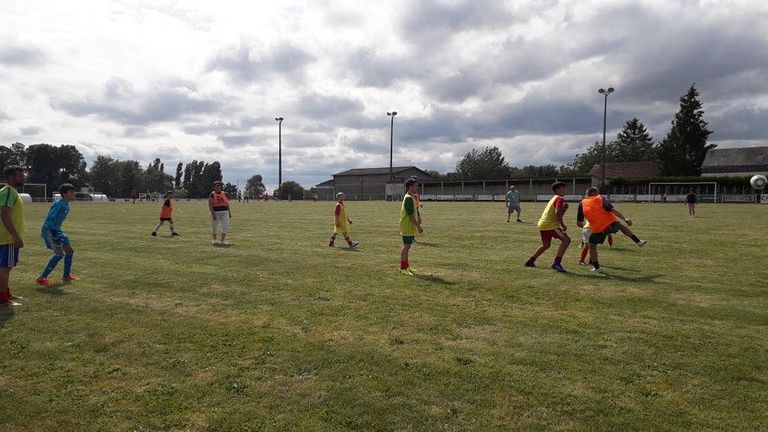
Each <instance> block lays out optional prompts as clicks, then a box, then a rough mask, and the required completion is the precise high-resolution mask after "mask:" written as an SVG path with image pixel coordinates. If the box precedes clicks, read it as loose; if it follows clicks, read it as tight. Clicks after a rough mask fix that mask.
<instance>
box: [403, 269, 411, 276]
mask: <svg viewBox="0 0 768 432" xmlns="http://www.w3.org/2000/svg"><path fill="white" fill-rule="evenodd" d="M400 274H401V275H406V276H414V274H413V271H412V270H411V269H410V268H407V269H400Z"/></svg>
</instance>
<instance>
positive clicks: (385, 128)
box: [0, 0, 768, 186]
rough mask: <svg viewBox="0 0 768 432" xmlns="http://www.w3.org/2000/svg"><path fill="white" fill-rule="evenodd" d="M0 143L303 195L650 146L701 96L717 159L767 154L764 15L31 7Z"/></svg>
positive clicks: (716, 10) (17, 42)
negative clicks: (392, 170) (59, 149)
mask: <svg viewBox="0 0 768 432" xmlns="http://www.w3.org/2000/svg"><path fill="white" fill-rule="evenodd" d="M0 22H2V24H3V25H2V26H0V143H2V144H5V145H8V144H11V143H13V142H15V141H20V142H23V143H25V144H35V143H40V142H46V143H51V144H74V145H76V146H77V147H78V148H79V149H80V151H81V152H82V153H83V154H84V155H85V156H86V158H87V159H88V160H89V161H91V160H93V159H94V158H95V157H96V156H97V155H100V154H106V155H109V156H112V157H114V158H119V159H125V158H131V159H136V160H139V161H142V162H143V163H147V162H149V161H150V160H152V159H153V158H154V157H161V158H162V159H163V161H164V162H165V164H166V166H169V167H170V166H173V165H175V163H176V162H178V161H182V162H186V161H190V160H192V159H198V160H206V161H211V160H214V159H218V160H219V161H221V163H222V165H223V168H224V176H225V180H228V181H231V182H239V183H241V184H242V183H244V182H245V179H247V178H248V177H249V176H250V175H251V174H255V173H260V174H262V175H264V177H265V180H266V183H267V184H268V185H269V186H274V185H275V184H276V183H277V124H276V122H275V120H274V117H275V116H283V117H285V121H284V123H283V180H296V181H299V182H300V183H301V184H303V185H304V186H311V185H313V184H316V183H318V182H320V181H323V180H326V179H327V178H329V175H330V174H331V173H334V172H338V171H341V170H344V169H347V168H353V167H374V166H387V165H388V164H389V119H388V117H387V115H386V112H387V111H391V110H396V111H398V113H399V114H398V116H397V117H396V119H395V142H396V150H395V154H394V159H395V165H411V164H413V165H417V166H419V167H421V168H424V169H437V170H440V171H447V170H451V169H453V168H454V167H455V164H456V162H457V160H458V159H459V158H460V157H461V156H462V155H463V154H464V153H466V152H467V151H468V150H469V149H471V148H472V147H479V146H485V145H495V146H498V147H500V148H501V149H502V150H503V152H504V154H505V156H506V157H507V160H508V161H509V162H511V163H512V164H513V165H516V166H522V165H525V164H545V163H555V164H561V163H567V162H569V161H571V160H572V159H573V156H574V154H575V153H578V152H579V151H581V150H583V149H584V148H585V147H587V146H589V145H590V144H591V143H593V142H594V141H595V140H597V139H599V138H600V136H601V130H602V108H603V105H602V97H601V96H600V95H598V94H597V89H598V88H600V87H607V86H613V87H615V88H616V92H615V93H614V94H612V95H611V96H610V99H609V114H608V128H609V133H610V134H615V133H616V131H617V129H618V128H620V127H621V125H622V124H623V123H624V122H625V121H626V120H628V119H630V118H632V117H635V116H636V117H638V118H640V119H641V120H642V121H644V122H645V123H646V124H647V125H648V126H649V129H650V130H651V132H652V134H653V135H654V137H656V138H660V137H662V136H663V135H664V134H665V132H666V131H667V129H668V127H669V122H670V120H671V118H672V115H673V114H674V112H675V111H676V110H677V108H678V99H679V97H680V95H682V94H683V93H684V92H685V91H686V89H687V88H688V86H689V85H690V84H691V83H693V82H696V85H697V87H698V88H699V89H700V91H701V93H702V101H703V102H704V106H705V110H706V112H707V114H706V118H707V120H709V121H710V125H711V128H712V129H713V130H714V131H715V134H714V135H713V136H712V139H713V141H714V142H716V143H717V144H719V145H720V146H723V147H726V146H729V147H730V146H753V145H761V144H762V145H765V144H768V2H766V1H763V0H752V1H747V0H744V1H739V0H730V1H728V0H722V1H715V0H700V1H694V0H678V1H673V0H659V1H650V0H647V1H638V0H632V1H622V0H614V1H588V0H572V1H557V0H529V1H523V0H520V1H517V0H515V1H504V0H495V1H494V0H491V1H486V0H424V1H419V0H409V1H400V0H390V1H386V2H373V1H363V0H350V1H347V0H307V1H293V0H284V1H280V2H275V1H271V2H266V1H250V2H246V1H231V0H217V1H215V2H214V1H160V0H158V1H150V0H123V1H96V0H93V1H68V2H65V1H60V0H59V1H42V0H3V1H2V4H0Z"/></svg>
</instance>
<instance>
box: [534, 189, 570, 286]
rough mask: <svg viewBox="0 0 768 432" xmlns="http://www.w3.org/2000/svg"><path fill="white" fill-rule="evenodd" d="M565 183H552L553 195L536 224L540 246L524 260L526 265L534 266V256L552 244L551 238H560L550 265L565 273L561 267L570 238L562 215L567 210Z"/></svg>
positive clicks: (537, 255) (536, 256)
mask: <svg viewBox="0 0 768 432" xmlns="http://www.w3.org/2000/svg"><path fill="white" fill-rule="evenodd" d="M565 191H566V189H565V183H562V182H557V183H554V184H553V185H552V192H554V193H555V195H554V196H553V197H552V198H551V199H550V200H549V202H548V203H547V206H546V207H544V212H543V213H542V215H541V219H539V223H538V224H537V225H538V227H539V235H540V236H541V246H539V247H538V248H537V249H536V250H535V251H534V252H533V255H531V257H530V258H528V261H526V262H525V266H526V267H536V258H538V257H539V256H541V254H543V253H544V252H546V251H547V249H549V246H550V245H551V244H552V239H553V238H554V239H558V240H560V242H561V243H560V247H559V248H558V249H557V254H556V255H555V261H554V262H553V263H552V265H551V266H550V267H551V268H552V269H553V270H555V271H557V272H559V273H565V269H564V268H563V264H562V261H563V255H565V251H566V250H568V246H569V245H570V244H571V238H570V237H568V234H566V233H565V231H566V230H567V229H568V227H567V226H565V222H563V215H565V212H566V210H568V203H567V202H565V198H563V197H564V196H565Z"/></svg>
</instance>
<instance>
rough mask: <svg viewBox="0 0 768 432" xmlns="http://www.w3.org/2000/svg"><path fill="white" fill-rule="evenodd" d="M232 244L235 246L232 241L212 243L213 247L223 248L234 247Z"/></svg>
mask: <svg viewBox="0 0 768 432" xmlns="http://www.w3.org/2000/svg"><path fill="white" fill-rule="evenodd" d="M234 246H235V244H234V243H224V244H222V243H214V244H213V247H217V248H224V249H226V248H231V247H234Z"/></svg>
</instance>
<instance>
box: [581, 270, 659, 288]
mask: <svg viewBox="0 0 768 432" xmlns="http://www.w3.org/2000/svg"><path fill="white" fill-rule="evenodd" d="M612 268H614V269H618V267H612ZM600 269H601V270H602V273H598V274H595V273H591V272H590V273H589V274H584V273H576V272H568V273H567V275H568V276H571V277H574V276H575V277H579V278H585V279H590V280H595V281H597V280H605V281H621V282H632V283H654V284H655V283H657V282H656V278H659V277H661V276H663V275H662V274H650V275H643V276H621V275H617V274H612V273H610V272H606V271H605V268H604V267H601V268H600ZM631 271H634V270H631Z"/></svg>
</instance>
